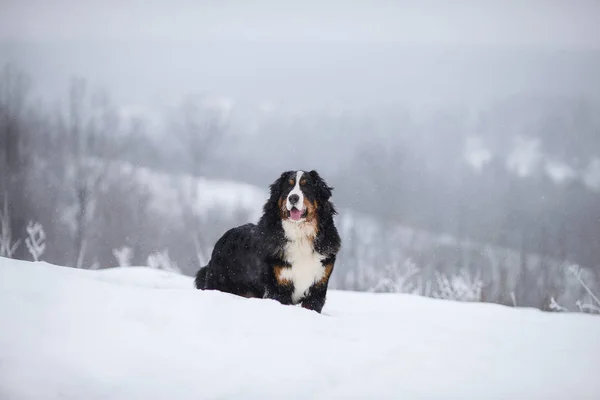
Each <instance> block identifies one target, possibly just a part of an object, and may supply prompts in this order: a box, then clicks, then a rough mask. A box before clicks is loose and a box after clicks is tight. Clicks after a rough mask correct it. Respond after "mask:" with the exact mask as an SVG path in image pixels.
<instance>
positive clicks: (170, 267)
mask: <svg viewBox="0 0 600 400" xmlns="http://www.w3.org/2000/svg"><path fill="white" fill-rule="evenodd" d="M148 267H150V268H154V269H162V270H165V271H170V272H177V273H181V269H180V268H179V267H178V266H177V263H176V262H175V261H173V260H171V258H170V257H169V251H168V250H163V251H156V252H154V253H152V254H150V255H149V256H148Z"/></svg>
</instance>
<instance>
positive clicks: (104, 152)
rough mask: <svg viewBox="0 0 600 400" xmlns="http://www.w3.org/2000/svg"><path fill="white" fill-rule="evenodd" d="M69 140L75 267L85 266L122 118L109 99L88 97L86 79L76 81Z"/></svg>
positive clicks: (73, 85)
mask: <svg viewBox="0 0 600 400" xmlns="http://www.w3.org/2000/svg"><path fill="white" fill-rule="evenodd" d="M67 120H68V128H67V130H68V137H69V141H68V142H69V143H70V158H71V166H72V178H73V189H74V192H75V216H74V231H75V232H74V249H75V260H74V265H75V266H76V267H77V268H81V267H83V264H84V260H85V253H86V247H87V245H88V239H89V228H90V224H91V222H92V221H93V218H94V206H95V201H96V196H97V193H98V191H99V190H100V188H101V186H102V183H103V182H104V180H105V178H106V175H107V170H108V168H109V166H110V161H109V160H108V148H107V142H108V139H107V136H108V135H110V134H115V131H116V130H117V128H118V118H117V115H116V113H115V112H114V111H113V110H112V108H111V106H110V103H109V101H108V99H107V98H106V96H104V95H101V94H100V95H95V96H92V97H91V98H88V96H87V94H86V84H85V81H84V80H83V79H80V78H74V79H73V80H72V81H71V87H70V92H69V112H68V117H67Z"/></svg>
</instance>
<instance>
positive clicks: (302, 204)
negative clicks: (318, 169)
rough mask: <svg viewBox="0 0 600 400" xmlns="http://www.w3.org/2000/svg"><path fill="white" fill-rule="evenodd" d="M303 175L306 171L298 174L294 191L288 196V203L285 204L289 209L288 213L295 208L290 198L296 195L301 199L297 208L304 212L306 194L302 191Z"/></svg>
mask: <svg viewBox="0 0 600 400" xmlns="http://www.w3.org/2000/svg"><path fill="white" fill-rule="evenodd" d="M302 174H304V171H298V172H296V182H295V183H296V184H295V185H294V188H293V189H292V191H291V192H290V193H289V194H288V196H287V201H286V203H285V206H286V207H287V209H288V211H290V210H291V209H292V207H294V205H293V204H292V203H290V196H292V195H294V194H296V195H298V198H299V199H298V202H297V203H296V208H297V209H298V210H300V211H304V193H302V190H301V189H300V179H302Z"/></svg>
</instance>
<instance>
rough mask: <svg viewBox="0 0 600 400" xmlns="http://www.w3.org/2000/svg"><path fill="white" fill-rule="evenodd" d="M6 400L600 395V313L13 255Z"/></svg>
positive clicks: (6, 322) (4, 342)
mask: <svg viewBox="0 0 600 400" xmlns="http://www.w3.org/2000/svg"><path fill="white" fill-rule="evenodd" d="M0 321H2V326H1V327H0V398H2V399H59V398H60V399H63V398H68V399H83V398H85V399H127V400H130V399H208V398H222V399H249V398H261V399H264V398H274V399H279V398H298V399H300V398H302V399H305V398H320V399H331V398H349V397H351V398H369V399H370V398H405V399H412V398H463V399H464V398H474V399H475V398H477V399H481V398H486V399H490V398H497V399H500V398H502V399H506V398H512V399H516V398H519V399H532V398H553V399H559V398H577V399H584V398H589V399H591V398H599V397H600V383H599V382H598V380H597V370H598V366H599V362H600V361H599V355H600V340H598V338H599V337H600V318H598V317H594V316H590V315H583V314H550V313H543V312H541V311H538V310H533V309H512V308H507V307H503V306H497V305H490V304H480V303H478V304H467V303H455V302H450V301H443V300H434V299H428V298H423V297H417V296H410V295H399V294H366V293H351V292H336V291H332V292H330V293H329V296H328V302H327V304H326V306H325V309H324V313H323V314H322V315H319V314H317V313H315V312H312V311H308V310H304V309H302V308H300V307H291V306H282V305H280V304H278V303H276V302H275V301H272V300H260V299H244V298H239V297H235V296H231V295H227V294H224V293H219V292H200V291H197V290H195V289H193V284H192V278H189V277H184V276H181V275H177V274H174V273H170V272H165V271H160V270H153V269H149V268H115V269H108V270H102V271H86V270H76V269H70V268H63V267H57V266H53V265H49V264H45V263H29V262H20V261H13V260H8V259H2V258H0Z"/></svg>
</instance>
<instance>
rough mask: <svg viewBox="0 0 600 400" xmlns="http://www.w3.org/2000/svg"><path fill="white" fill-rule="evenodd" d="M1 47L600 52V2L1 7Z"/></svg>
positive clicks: (36, 3) (69, 0)
mask: <svg viewBox="0 0 600 400" xmlns="http://www.w3.org/2000/svg"><path fill="white" fill-rule="evenodd" d="M0 9H1V12H0V40H7V39H8V40H30V41H45V42H46V41H55V40H82V41H85V40H140V39H141V40H145V39H151V40H166V41H172V40H200V41H202V40H278V41H295V40H299V41H304V40H324V41H327V40H331V41H396V42H401V43H408V44H479V45H509V46H515V45H517V46H551V47H568V48H585V49H598V48H600V2H598V1H594V0H587V1H585V0H575V1H553V0H511V1H495V2H490V1H439V0H438V1H419V2H417V1H412V2H406V1H382V0H376V1H369V2H359V1H356V2H352V1H341V0H336V1H331V0H330V1H315V0H309V1H294V2H291V1H279V0H259V1H245V0H237V1H235V0H222V1H212V2H209V1H132V0H128V1H114V0H109V1H95V0H93V1H78V0H59V1H47V0H29V1H22V0H0Z"/></svg>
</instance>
